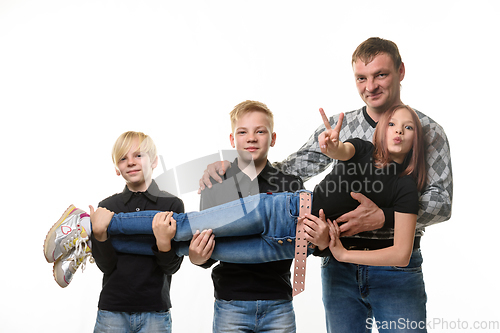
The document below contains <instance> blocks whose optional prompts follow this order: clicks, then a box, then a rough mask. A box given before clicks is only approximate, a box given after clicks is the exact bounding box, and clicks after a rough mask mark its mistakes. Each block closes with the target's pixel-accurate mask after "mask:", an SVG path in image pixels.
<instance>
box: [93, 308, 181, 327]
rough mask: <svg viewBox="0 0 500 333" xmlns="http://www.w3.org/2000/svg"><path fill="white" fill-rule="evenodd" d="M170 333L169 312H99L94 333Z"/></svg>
mask: <svg viewBox="0 0 500 333" xmlns="http://www.w3.org/2000/svg"><path fill="white" fill-rule="evenodd" d="M129 332H130V333H132V332H134V333H171V332H172V317H171V315H170V311H158V312H112V311H104V310H99V311H98V312H97V320H96V323H95V327H94V333H129Z"/></svg>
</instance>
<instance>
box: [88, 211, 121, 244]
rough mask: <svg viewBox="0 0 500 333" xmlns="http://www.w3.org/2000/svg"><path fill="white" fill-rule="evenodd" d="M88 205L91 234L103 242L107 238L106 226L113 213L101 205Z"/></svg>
mask: <svg viewBox="0 0 500 333" xmlns="http://www.w3.org/2000/svg"><path fill="white" fill-rule="evenodd" d="M89 207H90V223H91V224H92V234H93V235H94V238H95V239H96V240H98V241H99V242H104V241H106V240H107V239H108V226H109V223H110V222H111V218H112V217H113V215H115V213H113V212H112V211H110V210H107V209H106V208H103V207H98V208H97V210H94V207H92V206H89Z"/></svg>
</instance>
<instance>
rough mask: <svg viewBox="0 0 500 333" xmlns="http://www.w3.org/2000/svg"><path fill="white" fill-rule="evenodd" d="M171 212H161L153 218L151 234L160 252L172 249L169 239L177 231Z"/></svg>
mask: <svg viewBox="0 0 500 333" xmlns="http://www.w3.org/2000/svg"><path fill="white" fill-rule="evenodd" d="M173 214H174V213H172V212H161V213H158V214H156V215H155V217H154V218H153V234H154V235H155V238H156V246H158V251H160V252H168V251H170V250H171V249H172V245H171V243H170V241H171V240H172V238H174V236H175V232H176V231H177V221H175V220H174V219H173V218H172V215H173Z"/></svg>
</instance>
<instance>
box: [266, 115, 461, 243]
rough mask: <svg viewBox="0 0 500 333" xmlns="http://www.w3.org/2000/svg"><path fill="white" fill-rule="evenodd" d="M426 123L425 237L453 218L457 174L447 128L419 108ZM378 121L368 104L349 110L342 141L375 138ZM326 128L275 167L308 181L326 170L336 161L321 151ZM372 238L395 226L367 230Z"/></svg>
mask: <svg viewBox="0 0 500 333" xmlns="http://www.w3.org/2000/svg"><path fill="white" fill-rule="evenodd" d="M415 112H416V113H417V115H418V116H419V118H420V122H421V123H422V128H423V132H424V136H425V152H426V156H425V159H426V163H427V186H426V187H425V189H424V190H423V191H422V193H421V195H420V211H419V214H418V220H417V230H416V236H422V235H423V232H424V229H425V227H427V226H430V225H432V224H435V223H439V222H443V221H446V220H448V219H449V218H450V217H451V204H452V197H453V176H452V169H451V156H450V146H449V143H448V139H447V137H446V133H445V132H444V130H443V128H442V127H441V126H440V125H439V124H438V123H436V122H435V121H434V120H432V119H431V118H430V117H428V116H426V115H425V114H423V113H422V112H420V111H417V110H415ZM329 120H330V124H332V127H333V125H334V124H336V123H337V120H338V115H335V116H333V117H330V119H329ZM375 126H376V123H375V122H374V121H373V120H372V119H371V118H370V117H369V116H368V114H367V113H366V107H362V108H361V109H359V110H355V111H351V112H346V113H345V118H344V121H343V124H342V130H341V132H340V140H342V141H345V140H347V139H350V138H361V139H363V140H367V141H371V140H372V136H373V133H374V131H375ZM324 130H325V126H324V125H321V126H320V127H318V128H317V129H316V131H315V132H314V134H313V135H312V136H311V137H310V138H309V139H308V140H307V142H306V143H305V144H304V145H303V146H302V147H301V148H300V149H299V150H298V151H297V152H296V153H293V154H291V155H290V156H288V158H287V159H285V160H284V161H283V162H278V163H275V164H274V165H273V166H274V167H276V168H278V169H280V170H281V171H283V172H285V173H289V174H293V175H296V176H299V177H300V178H302V180H303V181H307V180H308V179H310V178H311V177H313V176H315V175H317V174H319V173H321V172H323V171H324V170H325V169H326V168H328V167H329V166H330V165H332V163H336V162H337V161H336V160H332V159H331V158H329V157H328V156H326V155H324V154H323V153H321V150H320V149H319V146H318V136H319V135H320V134H321V133H322V132H323V131H324ZM363 234H364V235H366V236H363V237H369V238H372V239H387V238H393V237H394V232H393V230H392V229H386V228H383V229H380V230H375V231H373V232H369V233H363Z"/></svg>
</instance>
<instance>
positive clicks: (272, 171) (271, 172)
mask: <svg viewBox="0 0 500 333" xmlns="http://www.w3.org/2000/svg"><path fill="white" fill-rule="evenodd" d="M278 172H279V171H278V170H277V169H276V168H274V167H273V166H272V165H271V163H270V162H269V160H268V161H267V163H266V166H265V167H264V169H262V171H261V172H260V173H259V174H258V175H257V177H259V178H261V179H263V180H265V181H266V182H267V183H269V184H272V181H271V179H272V177H273V176H274V177H276V174H277V173H278ZM241 173H243V171H241V169H240V167H239V166H238V158H236V159H235V160H234V161H233V162H232V163H231V167H230V168H229V169H228V170H227V172H226V174H225V175H224V179H227V178H231V177H234V176H235V175H238V174H241Z"/></svg>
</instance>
